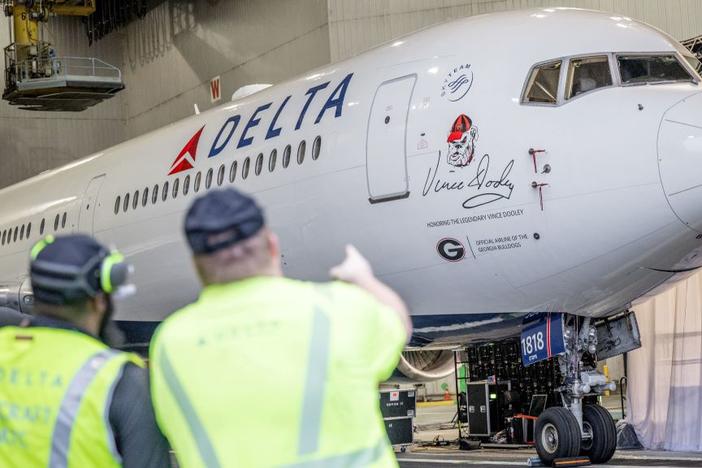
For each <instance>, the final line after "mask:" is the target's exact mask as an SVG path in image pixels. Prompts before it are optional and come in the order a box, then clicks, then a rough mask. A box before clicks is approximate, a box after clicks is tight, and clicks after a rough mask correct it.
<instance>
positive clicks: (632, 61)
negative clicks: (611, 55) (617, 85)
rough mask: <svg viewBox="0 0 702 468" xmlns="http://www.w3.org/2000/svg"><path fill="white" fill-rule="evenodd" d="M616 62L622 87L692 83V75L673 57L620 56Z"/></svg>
mask: <svg viewBox="0 0 702 468" xmlns="http://www.w3.org/2000/svg"><path fill="white" fill-rule="evenodd" d="M617 61H618V62H619V73H620V74H621V76H622V84H624V85H635V84H643V83H661V82H666V81H692V75H690V73H689V72H688V71H687V70H686V69H685V67H683V65H682V64H681V63H680V62H679V61H678V59H677V57H675V56H674V55H644V56H635V55H620V56H618V57H617Z"/></svg>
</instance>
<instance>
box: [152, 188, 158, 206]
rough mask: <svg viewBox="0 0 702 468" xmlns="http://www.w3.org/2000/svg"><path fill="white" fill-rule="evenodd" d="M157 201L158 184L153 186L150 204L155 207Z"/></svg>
mask: <svg viewBox="0 0 702 468" xmlns="http://www.w3.org/2000/svg"><path fill="white" fill-rule="evenodd" d="M157 201H158V184H156V185H154V189H153V190H152V191H151V204H152V205H155V204H156V202H157Z"/></svg>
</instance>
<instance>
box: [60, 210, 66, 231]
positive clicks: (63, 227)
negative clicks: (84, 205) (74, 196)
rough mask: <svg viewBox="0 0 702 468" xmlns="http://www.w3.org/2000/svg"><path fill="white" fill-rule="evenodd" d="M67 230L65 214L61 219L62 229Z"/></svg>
mask: <svg viewBox="0 0 702 468" xmlns="http://www.w3.org/2000/svg"><path fill="white" fill-rule="evenodd" d="M65 228H66V212H64V213H63V217H62V218H61V229H65Z"/></svg>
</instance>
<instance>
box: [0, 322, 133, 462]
mask: <svg viewBox="0 0 702 468" xmlns="http://www.w3.org/2000/svg"><path fill="white" fill-rule="evenodd" d="M127 362H133V363H134V364H136V365H139V366H141V367H143V366H144V363H143V361H142V360H141V359H140V358H139V357H138V356H136V355H132V354H128V353H122V352H119V351H115V350H112V349H110V348H108V347H107V346H106V345H105V344H103V343H101V342H100V341H98V340H97V339H95V338H92V337H90V336H88V335H85V334H83V333H80V332H78V331H73V330H63V329H53V328H39V327H37V328H17V327H4V328H0V466H2V467H8V468H9V467H17V468H27V467H50V468H85V467H101V468H103V467H108V468H109V467H119V466H121V458H120V456H119V454H118V453H117V450H116V448H115V441H114V437H113V434H112V429H111V427H110V426H109V419H108V417H109V403H110V399H111V396H112V390H113V388H114V385H115V384H116V382H117V379H118V377H119V375H120V374H121V371H122V367H123V366H124V365H125V364H126V363H127Z"/></svg>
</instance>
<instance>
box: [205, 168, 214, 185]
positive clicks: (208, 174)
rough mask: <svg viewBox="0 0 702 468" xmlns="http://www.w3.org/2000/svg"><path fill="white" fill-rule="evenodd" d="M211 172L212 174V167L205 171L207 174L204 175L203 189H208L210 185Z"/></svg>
mask: <svg viewBox="0 0 702 468" xmlns="http://www.w3.org/2000/svg"><path fill="white" fill-rule="evenodd" d="M212 174H214V172H213V171H212V169H210V170H209V171H207V175H206V176H205V190H209V189H210V187H212Z"/></svg>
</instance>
